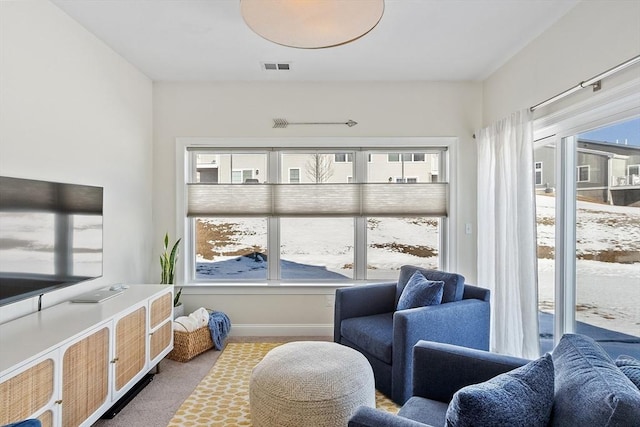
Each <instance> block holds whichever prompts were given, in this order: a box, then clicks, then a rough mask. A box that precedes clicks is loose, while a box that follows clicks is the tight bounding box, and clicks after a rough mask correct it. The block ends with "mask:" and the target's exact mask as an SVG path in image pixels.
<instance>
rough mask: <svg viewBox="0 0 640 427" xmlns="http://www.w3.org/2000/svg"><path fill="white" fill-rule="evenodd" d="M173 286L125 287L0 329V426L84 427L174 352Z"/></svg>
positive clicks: (47, 311)
mask: <svg viewBox="0 0 640 427" xmlns="http://www.w3.org/2000/svg"><path fill="white" fill-rule="evenodd" d="M172 319H173V286H169V285H131V286H130V287H129V288H128V289H126V290H124V291H123V292H122V293H121V294H120V295H117V296H116V297H114V298H110V299H108V300H106V301H103V302H100V303H81V304H78V303H71V302H67V303H62V304H58V305H55V306H53V307H50V308H47V309H44V310H42V311H39V312H37V313H33V314H30V315H27V316H24V317H21V318H19V319H16V320H13V321H10V322H7V323H4V324H2V325H0V425H4V424H8V423H11V422H15V421H19V420H22V419H27V418H38V419H40V421H42V425H43V426H45V427H49V426H52V427H56V426H64V427H68V426H69V427H70V426H90V425H91V424H93V423H94V422H95V421H96V420H97V419H98V418H100V416H101V415H102V414H103V413H104V412H105V411H107V410H108V409H109V408H111V407H112V406H113V405H114V404H115V403H116V402H117V401H118V400H119V399H120V398H122V397H123V396H124V395H125V394H126V393H127V392H128V391H129V390H130V389H131V388H132V387H134V386H135V385H136V383H138V382H139V381H140V380H141V379H143V377H144V376H145V375H146V374H147V373H148V372H149V371H150V370H151V369H152V368H153V367H154V366H156V365H157V364H158V363H159V362H160V361H161V360H162V359H163V358H164V356H165V355H166V354H167V353H169V352H170V351H171V349H172V348H173V330H172Z"/></svg>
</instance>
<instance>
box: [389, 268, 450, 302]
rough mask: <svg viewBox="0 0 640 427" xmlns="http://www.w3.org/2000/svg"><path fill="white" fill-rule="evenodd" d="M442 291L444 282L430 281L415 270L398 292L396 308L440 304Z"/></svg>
mask: <svg viewBox="0 0 640 427" xmlns="http://www.w3.org/2000/svg"><path fill="white" fill-rule="evenodd" d="M443 291H444V282H432V281H431V280H427V279H425V277H424V276H423V275H422V273H420V272H419V271H416V272H415V273H413V275H412V276H411V278H410V279H409V281H408V282H407V285H406V286H405V287H404V289H403V290H402V294H400V299H399V300H398V307H397V310H406V309H408V308H416V307H426V306H428V305H437V304H440V303H441V302H442V292H443Z"/></svg>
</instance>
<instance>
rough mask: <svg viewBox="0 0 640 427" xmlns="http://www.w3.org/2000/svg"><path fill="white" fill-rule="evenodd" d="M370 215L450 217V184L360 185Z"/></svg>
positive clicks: (363, 207) (363, 210)
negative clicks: (448, 204)
mask: <svg viewBox="0 0 640 427" xmlns="http://www.w3.org/2000/svg"><path fill="white" fill-rule="evenodd" d="M360 185H361V186H362V212H363V215H366V216H447V198H448V185H447V184H446V183H443V182H437V183H436V182H434V183H413V184H360Z"/></svg>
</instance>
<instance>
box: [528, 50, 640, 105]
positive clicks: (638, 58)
mask: <svg viewBox="0 0 640 427" xmlns="http://www.w3.org/2000/svg"><path fill="white" fill-rule="evenodd" d="M637 62H640V55H638V56H635V57H633V58H631V59H629V60H628V61H625V62H623V63H621V64H618V65H616V66H615V67H613V68H610V69H608V70H607V71H605V72H603V73H600V74H598V75H596V76H593V77H591V78H590V79H589V80H585V81H583V82H580V83H578V84H577V85H575V86H574V87H572V88H570V89H567V90H565V91H564V92H561V93H559V94H557V95H556V96H552V97H551V98H549V99H547V100H545V101H542V102H541V103H539V104H536V105H534V106H533V107H531V108H529V109H530V110H531V111H535V110H537V109H538V108H541V107H544V106H547V105H549V104H551V103H553V102H556V101H558V100H560V99H562V98H564V97H565V96H568V95H571V94H572V93H574V92H577V91H579V90H580V89H584V88H586V87H587V86H594V90H599V89H600V80H602V79H604V78H605V77H609V76H610V75H612V74H615V73H617V72H618V71H620V70H623V69H625V68H627V67H629V66H631V65H633V64H636V63H637Z"/></svg>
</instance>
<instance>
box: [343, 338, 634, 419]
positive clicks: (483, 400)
mask: <svg viewBox="0 0 640 427" xmlns="http://www.w3.org/2000/svg"><path fill="white" fill-rule="evenodd" d="M619 359H620V358H619ZM619 359H617V360H616V361H614V360H612V359H611V358H610V357H609V356H608V355H607V353H606V352H605V351H604V350H603V349H602V348H601V347H600V346H599V345H598V344H597V343H596V342H595V341H594V340H593V339H591V338H589V337H586V336H583V335H577V334H566V335H564V336H563V337H562V339H561V340H560V342H559V343H558V345H557V346H556V348H555V349H554V351H553V353H552V354H546V355H545V356H543V357H541V358H540V359H538V360H536V361H529V360H526V359H520V358H516V357H510V356H504V355H499V354H496V353H490V352H486V351H480V350H475V349H469V348H464V347H459V346H455V345H449V344H442V343H436V342H427V341H420V342H419V343H418V344H417V345H416V346H415V348H414V370H413V396H412V397H411V398H410V399H409V400H408V401H407V402H406V403H405V405H404V406H403V407H402V408H401V409H400V411H399V413H398V415H393V414H391V413H388V412H384V411H381V410H377V409H373V408H367V407H360V408H358V410H357V411H356V412H355V413H354V415H353V416H352V417H351V419H350V421H349V427H385V426H387V427H391V426H393V427H425V426H443V425H444V426H447V427H457V426H465V425H478V426H480V425H514V426H515V425H517V426H526V425H550V426H621V427H626V426H629V427H631V426H636V427H637V426H639V425H640V389H638V386H639V384H638V378H639V377H640V362H638V361H637V360H634V361H632V362H630V361H629V360H624V361H623V363H619ZM623 365H624V368H630V369H627V370H624V371H623V370H622V369H624V368H620V367H618V366H623ZM634 376H635V377H634Z"/></svg>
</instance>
